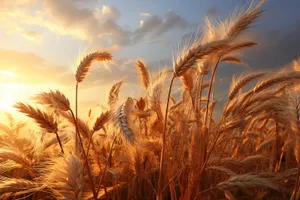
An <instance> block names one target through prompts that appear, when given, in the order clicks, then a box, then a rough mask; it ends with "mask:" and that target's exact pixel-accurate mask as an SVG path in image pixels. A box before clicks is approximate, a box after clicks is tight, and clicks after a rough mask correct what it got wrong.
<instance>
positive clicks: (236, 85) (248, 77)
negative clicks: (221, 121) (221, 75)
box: [228, 72, 266, 100]
mask: <svg viewBox="0 0 300 200" xmlns="http://www.w3.org/2000/svg"><path fill="white" fill-rule="evenodd" d="M265 74H266V73H262V72H256V73H249V74H245V75H242V76H241V77H239V78H238V80H236V81H233V82H232V84H231V87H230V90H229V93H228V99H229V100H232V99H233V98H234V97H235V96H236V94H237V93H238V91H239V90H240V89H241V88H242V87H244V86H245V85H246V84H248V83H249V82H251V81H252V80H254V79H256V78H259V77H262V76H264V75H265Z"/></svg>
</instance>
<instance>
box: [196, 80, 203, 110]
mask: <svg viewBox="0 0 300 200" xmlns="http://www.w3.org/2000/svg"><path fill="white" fill-rule="evenodd" d="M200 79H201V80H200V94H199V99H200V104H199V110H198V111H197V113H199V111H201V98H202V85H203V80H204V75H200Z"/></svg>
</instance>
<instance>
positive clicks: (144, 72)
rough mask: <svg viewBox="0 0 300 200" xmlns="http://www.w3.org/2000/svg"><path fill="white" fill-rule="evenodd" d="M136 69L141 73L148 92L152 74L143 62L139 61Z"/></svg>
mask: <svg viewBox="0 0 300 200" xmlns="http://www.w3.org/2000/svg"><path fill="white" fill-rule="evenodd" d="M136 68H137V69H138V71H139V72H140V77H141V80H142V85H143V86H144V88H145V89H146V90H147V88H148V86H149V84H150V74H149V70H148V67H147V65H146V64H145V62H143V61H142V60H138V61H137V63H136Z"/></svg>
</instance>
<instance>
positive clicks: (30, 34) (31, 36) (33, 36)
mask: <svg viewBox="0 0 300 200" xmlns="http://www.w3.org/2000/svg"><path fill="white" fill-rule="evenodd" d="M22 36H23V37H24V38H26V39H28V40H32V41H34V42H38V43H40V42H42V41H43V35H42V34H40V33H38V32H36V31H26V32H24V33H23V34H22Z"/></svg>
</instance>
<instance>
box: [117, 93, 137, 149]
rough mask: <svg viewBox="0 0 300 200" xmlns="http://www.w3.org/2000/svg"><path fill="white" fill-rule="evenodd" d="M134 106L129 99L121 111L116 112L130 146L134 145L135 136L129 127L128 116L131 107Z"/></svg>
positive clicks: (120, 108) (121, 107)
mask: <svg viewBox="0 0 300 200" xmlns="http://www.w3.org/2000/svg"><path fill="white" fill-rule="evenodd" d="M132 104H133V100H132V98H130V97H129V98H127V100H126V102H124V103H123V104H122V105H121V106H120V107H119V109H118V110H117V111H116V119H117V122H118V124H119V127H120V129H121V132H122V133H123V136H124V138H125V139H126V141H128V142H129V143H130V144H133V143H134V141H135V136H134V133H133V131H132V129H131V128H130V127H129V124H128V115H129V112H130V107H131V106H132Z"/></svg>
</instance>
